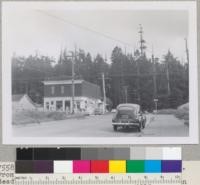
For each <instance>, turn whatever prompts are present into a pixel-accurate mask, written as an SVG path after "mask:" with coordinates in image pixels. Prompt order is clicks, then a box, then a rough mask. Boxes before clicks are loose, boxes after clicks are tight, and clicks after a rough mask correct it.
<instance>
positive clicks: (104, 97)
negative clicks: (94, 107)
mask: <svg viewBox="0 0 200 185" xmlns="http://www.w3.org/2000/svg"><path fill="white" fill-rule="evenodd" d="M102 87H103V114H105V111H106V88H105V76H104V73H102Z"/></svg>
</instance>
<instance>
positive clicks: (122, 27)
mask: <svg viewBox="0 0 200 185" xmlns="http://www.w3.org/2000/svg"><path fill="white" fill-rule="evenodd" d="M4 18H5V24H4V26H5V30H6V32H5V34H4V36H5V37H4V41H5V42H6V44H7V47H8V48H9V50H10V52H11V53H15V54H16V55H19V56H28V55H30V54H33V55H34V54H35V53H38V54H41V55H48V56H50V57H53V58H55V59H56V60H57V59H58V57H59V54H60V51H61V50H62V49H64V48H66V49H67V51H71V50H74V48H75V46H76V47H77V48H81V49H84V50H85V51H86V52H90V53H91V55H92V57H94V56H95V55H96V54H97V53H100V54H101V55H103V56H107V59H108V62H109V59H110V56H111V52H112V50H113V48H114V47H115V46H119V47H121V48H122V49H123V51H124V52H125V51H126V52H127V53H133V52H134V50H135V49H138V47H139V33H138V31H139V25H140V24H141V25H142V27H143V30H144V34H143V36H144V39H145V40H146V46H147V50H146V53H147V56H151V54H152V51H153V52H154V55H155V56H156V57H159V58H162V57H163V55H164V54H166V53H167V51H168V50H169V49H170V50H171V52H172V53H173V54H174V55H175V56H176V57H178V58H179V59H180V60H181V61H186V56H185V41H184V39H185V38H186V37H188V12H187V11H184V10H79V11H78V10H58V9H55V10H54V9H51V10H43V9H40V10H39V9H35V8H32V9H28V10H27V9H17V8H16V9H12V11H6V12H5V13H4Z"/></svg>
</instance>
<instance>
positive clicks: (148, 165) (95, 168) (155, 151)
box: [16, 147, 182, 173]
mask: <svg viewBox="0 0 200 185" xmlns="http://www.w3.org/2000/svg"><path fill="white" fill-rule="evenodd" d="M181 158H182V155H181V148H180V147H131V148H126V147H121V148H29V149H27V148H24V149H21V148H18V149H17V161H16V173H176V172H181V171H182V161H181Z"/></svg>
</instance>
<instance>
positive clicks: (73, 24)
mask: <svg viewBox="0 0 200 185" xmlns="http://www.w3.org/2000/svg"><path fill="white" fill-rule="evenodd" d="M36 11H38V12H40V13H42V14H44V15H47V16H49V17H53V18H54V19H57V20H59V21H61V22H64V23H66V24H70V25H72V26H74V27H77V28H80V29H83V30H86V31H89V32H92V33H95V34H97V35H100V36H102V37H105V38H107V39H110V40H113V41H115V42H119V43H121V44H123V45H126V46H129V47H130V48H133V49H134V46H133V45H132V44H130V43H128V42H125V41H123V40H120V39H117V38H114V37H112V36H110V35H107V34H106V33H102V32H99V31H96V30H93V29H91V28H88V27H86V26H83V25H79V24H76V23H73V22H71V21H69V20H67V19H64V18H60V17H58V16H55V15H52V14H49V13H47V12H45V11H42V10H36Z"/></svg>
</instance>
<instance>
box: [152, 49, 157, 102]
mask: <svg viewBox="0 0 200 185" xmlns="http://www.w3.org/2000/svg"><path fill="white" fill-rule="evenodd" d="M152 63H153V90H154V91H153V92H154V99H156V98H157V79H156V73H157V72H156V62H155V58H154V51H153V49H152Z"/></svg>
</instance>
